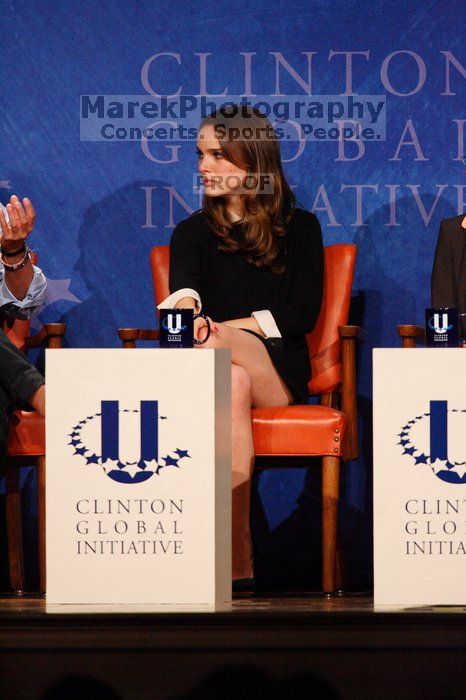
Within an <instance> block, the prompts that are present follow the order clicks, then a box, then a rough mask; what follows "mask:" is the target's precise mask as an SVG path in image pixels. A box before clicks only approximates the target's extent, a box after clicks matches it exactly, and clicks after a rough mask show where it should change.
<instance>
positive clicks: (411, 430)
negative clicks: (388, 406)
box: [398, 401, 466, 484]
mask: <svg viewBox="0 0 466 700" xmlns="http://www.w3.org/2000/svg"><path fill="white" fill-rule="evenodd" d="M398 437H399V438H400V440H399V442H398V444H399V445H401V449H402V451H403V452H402V453H403V455H407V456H409V457H412V459H413V461H414V465H415V466H420V467H422V466H424V465H426V466H429V467H430V468H431V469H432V471H433V472H434V474H435V476H437V477H438V478H439V479H441V480H442V481H446V482H448V483H449V484H466V461H465V458H466V408H448V402H447V401H431V402H430V412H429V413H422V414H421V415H419V416H415V417H414V418H413V419H412V420H409V421H408V422H407V423H406V425H403V426H402V428H401V432H400V433H398Z"/></svg>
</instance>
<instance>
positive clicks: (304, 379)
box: [241, 328, 310, 404]
mask: <svg viewBox="0 0 466 700" xmlns="http://www.w3.org/2000/svg"><path fill="white" fill-rule="evenodd" d="M241 330H243V331H246V332H247V333H252V335H255V336H256V338H259V340H260V341H262V343H263V344H264V345H265V348H266V350H267V352H268V353H269V356H270V359H271V360H272V362H273V365H274V367H275V369H276V370H277V372H278V374H279V375H280V377H281V378H282V379H283V381H284V382H285V384H286V386H287V387H288V389H289V391H290V392H291V395H292V397H293V401H292V403H293V404H307V403H308V400H309V392H308V388H307V383H308V381H309V378H310V365H309V355H308V350H307V344H306V345H305V347H300V348H292V349H290V348H285V346H284V344H283V339H282V338H264V336H262V335H259V333H256V332H255V331H251V330H249V328H241ZM290 350H291V351H290Z"/></svg>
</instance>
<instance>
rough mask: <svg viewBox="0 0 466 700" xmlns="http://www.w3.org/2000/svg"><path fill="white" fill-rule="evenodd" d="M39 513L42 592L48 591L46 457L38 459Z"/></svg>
mask: <svg viewBox="0 0 466 700" xmlns="http://www.w3.org/2000/svg"><path fill="white" fill-rule="evenodd" d="M37 499H38V503H37V512H38V521H39V522H38V524H39V579H40V590H41V591H42V593H45V590H46V571H45V457H38V458H37Z"/></svg>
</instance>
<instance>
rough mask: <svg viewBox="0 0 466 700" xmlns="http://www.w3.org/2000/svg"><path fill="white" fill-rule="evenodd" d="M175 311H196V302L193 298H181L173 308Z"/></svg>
mask: <svg viewBox="0 0 466 700" xmlns="http://www.w3.org/2000/svg"><path fill="white" fill-rule="evenodd" d="M174 308H175V309H194V310H196V309H197V301H196V300H195V299H193V297H183V298H182V299H179V300H178V301H177V302H176V304H175V306H174Z"/></svg>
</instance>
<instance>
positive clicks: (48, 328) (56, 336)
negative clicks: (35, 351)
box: [24, 323, 66, 348]
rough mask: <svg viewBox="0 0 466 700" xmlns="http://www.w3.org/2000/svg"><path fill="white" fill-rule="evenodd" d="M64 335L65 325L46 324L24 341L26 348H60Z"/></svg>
mask: <svg viewBox="0 0 466 700" xmlns="http://www.w3.org/2000/svg"><path fill="white" fill-rule="evenodd" d="M65 333H66V323H46V324H45V325H43V326H42V328H41V329H40V331H39V332H38V333H36V335H32V336H28V337H27V338H25V339H24V342H25V345H26V347H27V348H39V347H42V346H45V347H48V348H61V347H62V344H63V336H64V335H65Z"/></svg>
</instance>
